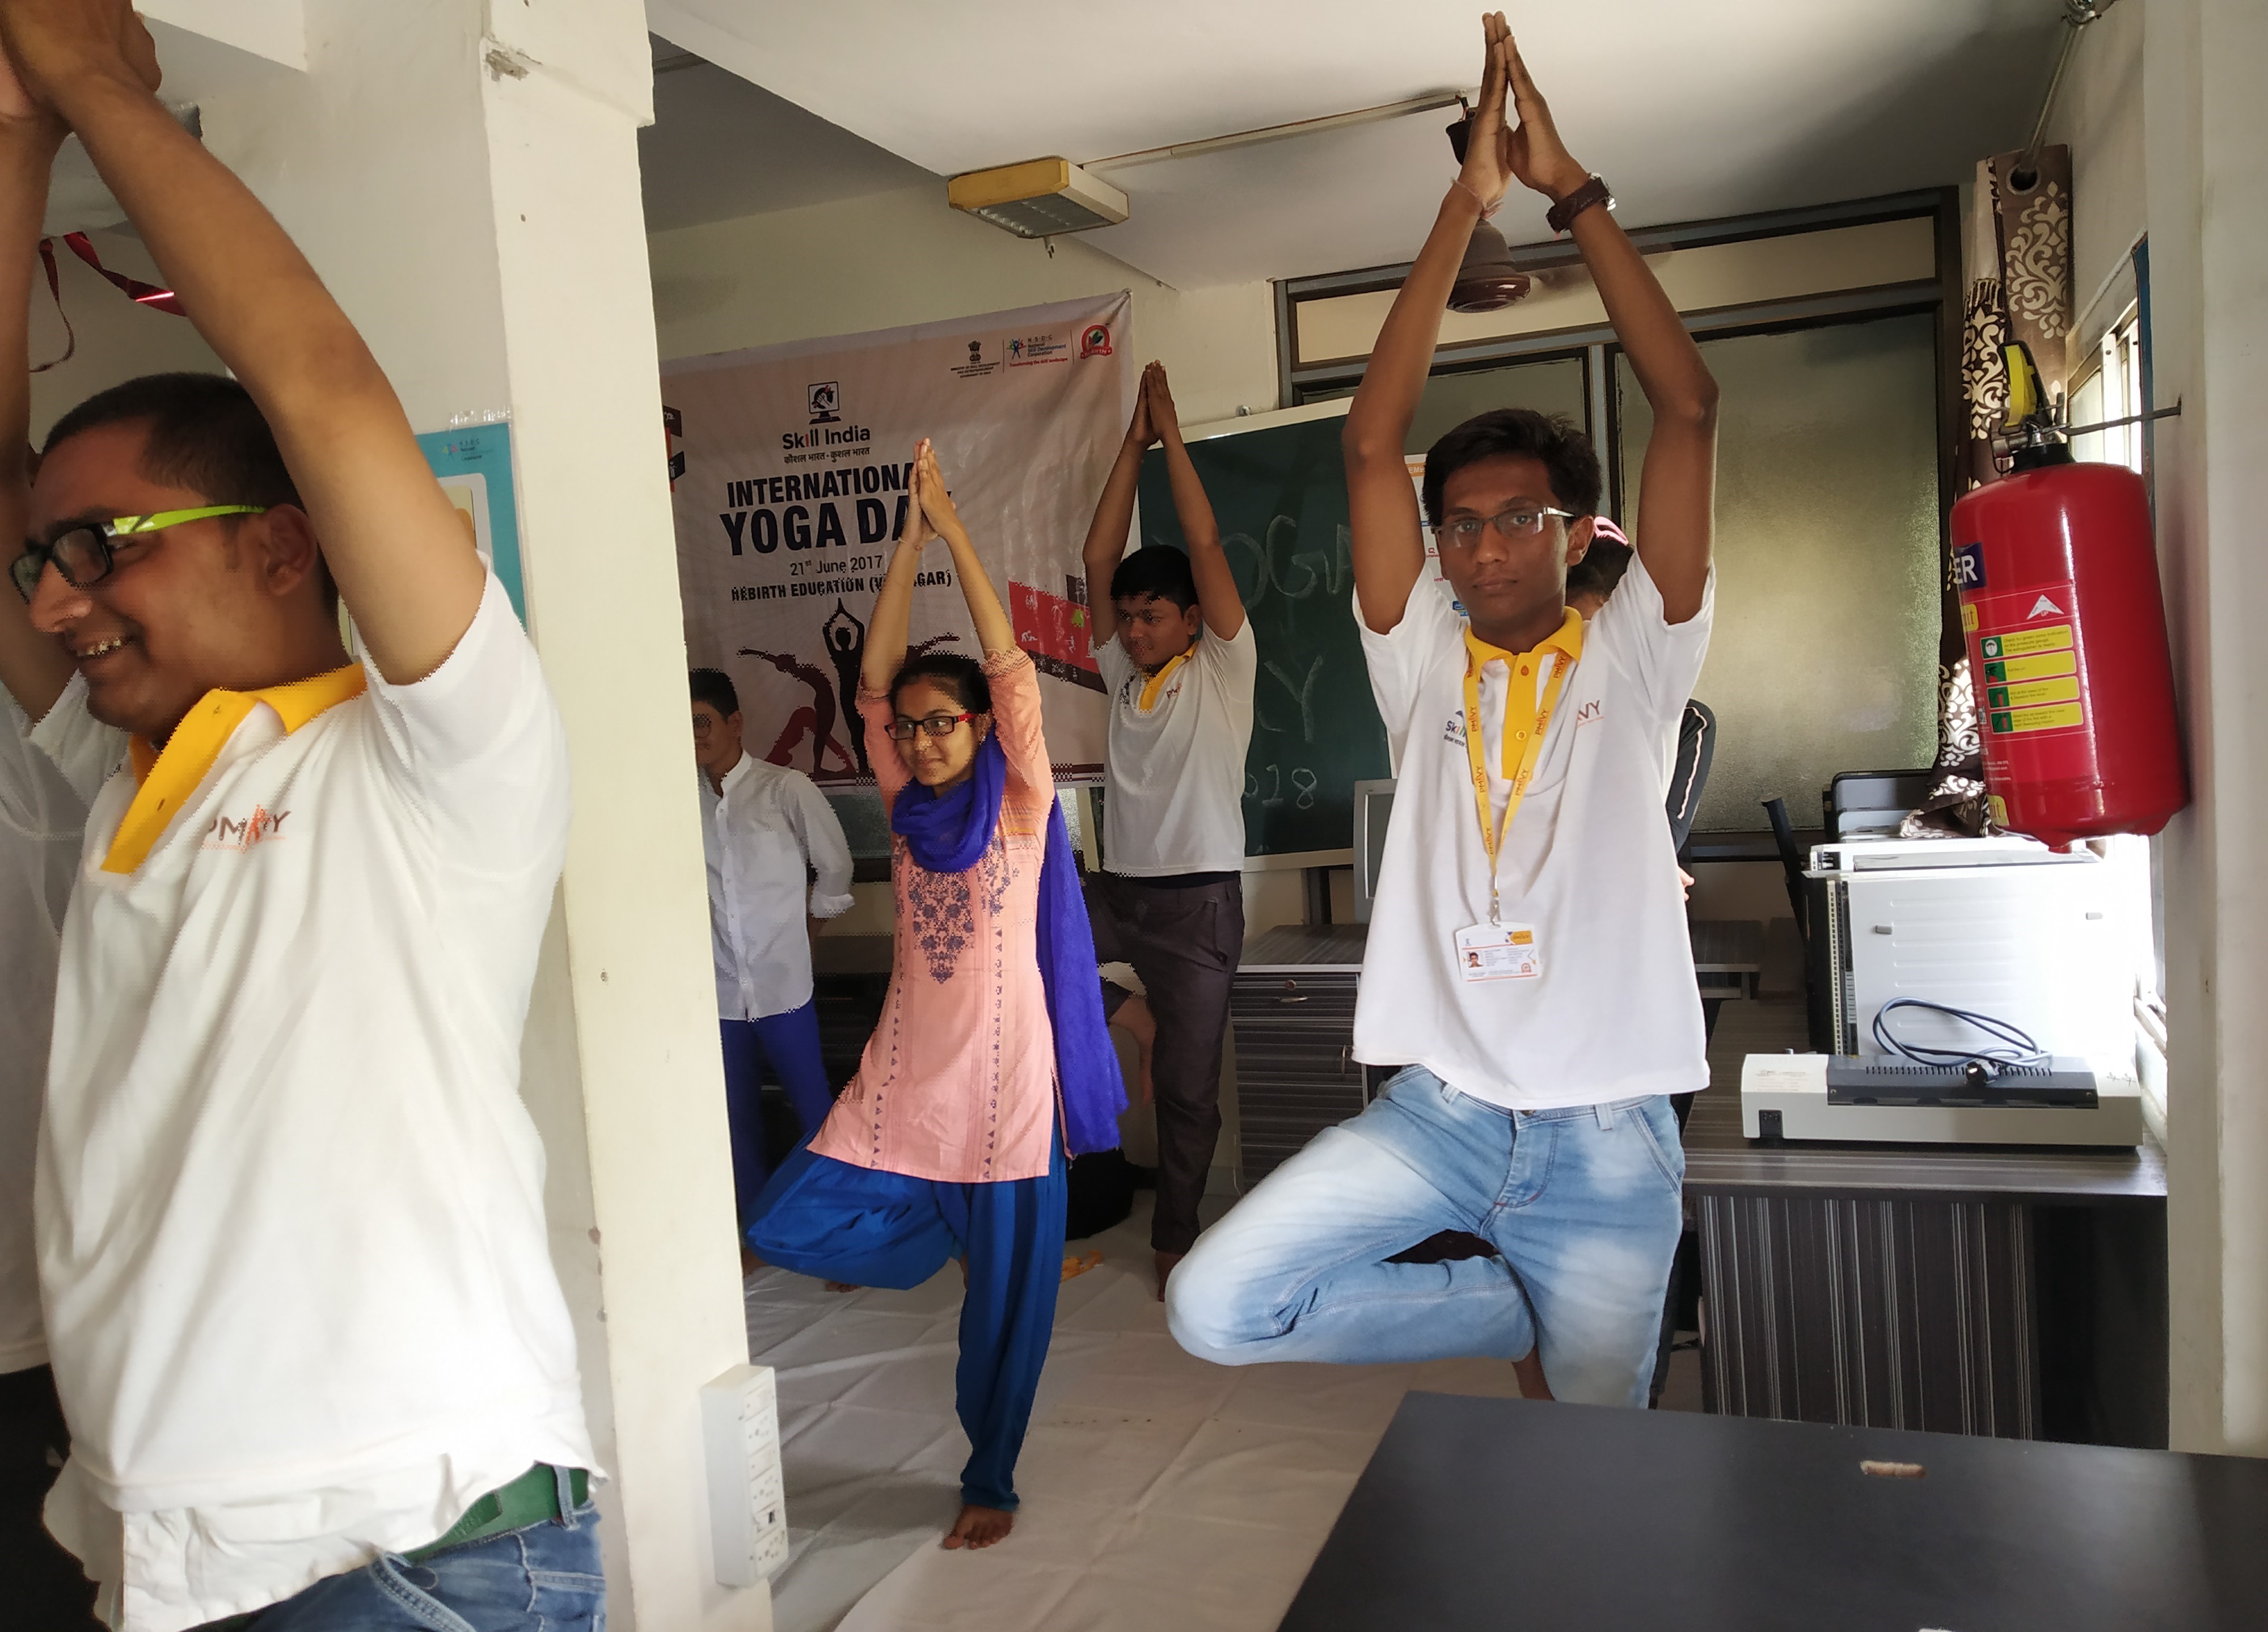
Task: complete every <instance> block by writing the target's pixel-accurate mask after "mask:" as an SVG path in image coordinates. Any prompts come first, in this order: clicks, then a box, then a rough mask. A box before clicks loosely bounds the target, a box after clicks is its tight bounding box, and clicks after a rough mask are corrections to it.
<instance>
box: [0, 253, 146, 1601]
mask: <svg viewBox="0 0 2268 1632" xmlns="http://www.w3.org/2000/svg"><path fill="white" fill-rule="evenodd" d="M30 273H31V267H30V265H29V263H28V262H27V263H25V264H22V265H20V266H19V265H16V264H14V263H11V265H10V266H9V267H7V268H6V269H4V270H0V278H4V277H11V276H12V277H15V278H16V279H18V285H17V286H16V287H15V288H14V289H13V290H11V293H22V292H24V291H23V290H22V288H21V284H22V283H23V282H27V281H28V280H29V277H30ZM25 384H26V382H25V377H24V376H23V375H22V374H21V373H17V374H11V375H10V376H9V377H8V378H6V379H5V380H0V447H8V446H10V439H11V437H12V438H13V439H14V440H16V441H18V442H20V441H21V439H22V432H23V425H24V420H25V417H26V409H27V407H28V400H27V399H28V393H27V392H26V388H25ZM14 491H16V492H17V493H18V495H19V497H20V494H21V492H22V489H21V486H20V485H18V486H17V487H16V488H15V490H14ZM0 690H4V695H0V1557H4V1558H5V1559H6V1560H7V1561H8V1564H7V1572H6V1580H7V1586H6V1589H5V1591H6V1596H7V1603H8V1607H9V1609H10V1611H11V1614H13V1615H16V1616H18V1617H20V1618H21V1620H22V1623H23V1624H24V1625H26V1626H37V1627H40V1628H55V1629H56V1632H70V1629H75V1628H89V1629H92V1628H96V1627H99V1625H100V1622H99V1621H95V1620H94V1618H93V1616H92V1614H91V1611H92V1606H93V1603H94V1589H93V1587H92V1585H91V1584H89V1583H88V1582H87V1579H86V1577H85V1576H84V1575H82V1574H81V1573H80V1571H79V1568H78V1562H77V1560H76V1559H74V1558H72V1557H71V1555H70V1554H68V1553H66V1552H64V1551H63V1548H61V1547H58V1546H56V1545H55V1540H54V1539H53V1538H52V1537H50V1536H49V1535H48V1533H47V1531H46V1528H45V1526H44V1525H41V1523H40V1503H42V1502H43V1501H45V1500H46V1497H47V1494H48V1488H49V1487H50V1486H51V1485H53V1484H54V1483H55V1470H56V1469H57V1468H58V1467H60V1466H62V1465H63V1457H64V1455H65V1454H66V1453H67V1452H68V1451H70V1432H69V1430H68V1429H67V1428H66V1427H65V1426H64V1423H63V1407H62V1405H61V1404H60V1402H58V1400H57V1399H56V1398H55V1374H54V1372H53V1371H52V1370H50V1369H49V1368H48V1342H47V1333H46V1328H45V1326H44V1325H43V1324H42V1322H41V1320H40V1267H39V1258H38V1255H37V1253H36V1252H35V1251H34V1249H33V1238H32V1174H33V1157H34V1155H35V1153H36V1151H37V1149H38V1145H39V1132H40V1095H41V1092H42V1090H43V1089H44V1088H45V1086H46V1083H47V1075H48V1027H49V1023H51V1021H52V1020H53V1019H54V1016H55V963H56V959H57V957H58V956H59V955H60V952H61V949H62V934H63V909H64V907H65V906H66V905H68V903H69V902H70V887H71V879H72V877H73V875H75V874H76V873H77V871H78V853H79V842H80V834H81V831H82V830H83V829H84V828H85V824H86V808H87V804H88V801H89V799H90V797H91V796H92V789H94V788H96V787H99V786H101V783H102V780H103V779H104V777H105V776H107V774H108V773H109V772H110V771H111V770H112V769H113V768H114V767H115V766H116V765H117V764H118V761H119V758H120V757H121V756H122V754H123V753H124V752H125V747H126V744H125V740H124V739H123V738H122V737H121V736H120V735H118V733H116V732H114V731H112V730H109V729H108V728H107V727H103V726H101V725H98V724H96V723H95V722H94V721H93V720H89V719H88V718H87V717H86V713H85V707H84V706H83V705H81V706H78V707H77V708H70V707H69V706H67V705H66V706H64V707H63V713H64V716H65V718H64V719H63V720H57V721H55V724H54V725H53V726H52V727H51V728H50V738H51V740H52V741H53V742H55V746H56V747H57V748H58V749H59V750H60V752H61V756H62V763H60V764H59V763H57V762H56V761H55V760H53V759H50V758H49V757H48V756H47V755H46V754H44V753H42V752H40V750H37V749H35V748H33V746H32V743H31V738H30V731H31V727H32V723H33V721H32V719H30V718H27V717H26V715H27V712H28V713H31V714H32V715H34V716H36V717H39V718H40V719H42V720H45V718H46V717H47V716H48V715H49V714H51V713H55V712H56V711H57V709H58V706H59V703H60V699H62V698H64V697H65V696H66V694H67V691H68V690H83V688H74V687H73V686H72V682H71V665H70V659H68V658H67V657H65V656H64V654H63V650H62V648H61V647H59V646H56V645H55V642H54V641H52V640H48V639H42V638H41V637H40V635H39V634H38V633H37V632H36V631H34V630H33V628H32V624H31V620H30V618H29V617H26V614H25V609H24V606H23V603H22V602H20V601H19V600H18V598H17V597H16V596H14V595H12V594H4V593H0ZM74 700H76V699H74ZM11 1624H13V1623H12V1622H11Z"/></svg>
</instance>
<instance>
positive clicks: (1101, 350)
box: [1079, 323, 1110, 358]
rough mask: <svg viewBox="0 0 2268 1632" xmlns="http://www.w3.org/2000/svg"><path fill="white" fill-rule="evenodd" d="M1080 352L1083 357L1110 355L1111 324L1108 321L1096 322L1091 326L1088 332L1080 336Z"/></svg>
mask: <svg viewBox="0 0 2268 1632" xmlns="http://www.w3.org/2000/svg"><path fill="white" fill-rule="evenodd" d="M1109 355H1110V325H1109V324H1108V323H1095V324H1093V325H1091V326H1089V328H1088V329H1087V330H1086V333H1085V334H1083V335H1081V336H1079V356H1081V357H1083V358H1086V357H1108V356H1109Z"/></svg>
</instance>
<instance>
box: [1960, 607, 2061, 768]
mask: <svg viewBox="0 0 2268 1632" xmlns="http://www.w3.org/2000/svg"><path fill="white" fill-rule="evenodd" d="M1962 613H1963V618H1962V621H1963V622H1964V623H1965V624H1968V626H1969V628H1970V630H1971V631H1975V633H1976V635H1977V657H1978V659H1979V660H1980V662H1981V666H1982V669H1983V672H1982V674H1981V676H1979V677H1980V679H1981V680H1982V681H1983V686H1982V688H1981V689H1982V690H1983V693H1984V695H1983V698H1982V699H1981V700H1982V701H1983V703H1984V705H1985V708H1984V714H1985V726H1986V728H1987V729H1988V730H1990V731H1991V732H1992V735H1995V736H2000V737H2012V736H2029V735H2032V734H2033V733H2035V732H2040V731H2068V730H2073V729H2075V728H2077V727H2082V726H2084V725H2086V723H2087V705H2086V703H2085V701H2084V700H2083V699H2082V698H2080V690H2079V654H2078V652H2077V651H2076V650H2075V649H2074V646H2075V645H2076V642H2075V641H2074V639H2073V626H2072V625H2071V624H2069V623H2067V622H2066V623H2058V624H2036V623H2033V622H2032V621H2031V620H2033V619H2035V618H2038V617H2055V616H2058V615H2063V616H2067V615H2066V614H2064V613H2063V608H2062V606H2061V605H2059V604H2058V602H2056V601H2054V600H2053V599H2052V598H2051V597H2050V596H2048V595H2044V594H2037V593H2036V592H2034V591H2029V590H2027V591H2025V592H2024V593H2023V594H2007V595H1985V596H1979V597H1977V599H1976V600H1974V601H1970V602H1963V604H1962ZM1995 624H1998V625H1999V627H1997V628H1995V627H1992V625H1995Z"/></svg>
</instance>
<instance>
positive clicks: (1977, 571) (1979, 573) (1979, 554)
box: [1953, 544, 1985, 591]
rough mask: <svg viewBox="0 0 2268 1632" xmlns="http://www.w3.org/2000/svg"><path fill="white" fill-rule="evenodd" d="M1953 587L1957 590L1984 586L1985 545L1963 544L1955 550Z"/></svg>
mask: <svg viewBox="0 0 2268 1632" xmlns="http://www.w3.org/2000/svg"><path fill="white" fill-rule="evenodd" d="M1953 587H1954V588H1955V590H1957V591H1965V590H1970V589H1982V588H1984V587H1985V546H1984V545H1982V544H1961V545H1957V546H1955V550H1954V551H1953Z"/></svg>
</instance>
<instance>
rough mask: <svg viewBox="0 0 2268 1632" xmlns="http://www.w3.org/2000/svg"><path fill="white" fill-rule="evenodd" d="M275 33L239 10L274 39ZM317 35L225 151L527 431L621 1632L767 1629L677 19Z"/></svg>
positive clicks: (398, 347)
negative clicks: (705, 1415)
mask: <svg viewBox="0 0 2268 1632" xmlns="http://www.w3.org/2000/svg"><path fill="white" fill-rule="evenodd" d="M269 4H273V0H231V4H228V5H226V6H223V7H220V8H218V13H217V14H218V15H219V16H220V17H221V18H223V20H231V19H232V21H233V24H234V25H235V26H239V27H242V26H245V19H246V18H247V17H250V16H252V15H253V14H254V13H255V12H257V11H259V10H260V9H261V7H263V6H267V5H269ZM165 9H166V11H168V12H170V13H171V14H173V15H175V16H176V18H177V19H185V18H186V14H185V9H184V8H183V7H182V6H180V5H169V6H167V7H166V8H165ZM304 19H305V39H304V53H305V56H304V60H305V70H304V71H302V70H299V69H298V68H297V67H295V66H293V65H291V63H290V61H289V60H288V59H289V58H290V57H291V55H292V54H291V51H289V50H279V51H278V52H276V53H274V55H281V56H284V57H285V58H286V59H287V60H286V61H285V62H282V63H277V62H272V61H267V60H262V58H261V56H259V55H253V54H251V53H249V52H245V51H241V50H238V51H236V53H235V56H234V57H233V58H232V64H233V65H232V70H231V71H230V72H229V73H228V74H226V75H225V76H223V77H222V79H221V80H219V81H217V82H216V83H217V84H218V85H219V88H218V89H217V90H210V91H208V92H206V93H205V94H204V95H203V98H202V101H203V110H204V120H205V127H204V128H205V133H206V140H207V142H208V144H210V146H211V147H212V149H213V150H214V151H216V152H217V154H219V155H220V157H221V158H223V159H225V160H226V161H227V162H228V163H229V164H230V165H231V166H233V167H234V168H235V169H236V170H237V172H238V173H239V174H240V175H242V176H244V178H245V179H246V180H247V181H248V182H249V183H250V184H251V185H252V186H253V188H254V190H255V191H257V192H258V193H259V194H260V196H261V198H262V199H263V200H265V201H266V202H267V203H268V204H269V207H270V208H271V209H272V210H275V212H276V215H277V216H278V217H279V218H281V219H282V221H283V223H284V225H285V227H286V228H288V229H289V230H290V231H291V233H292V235H293V236H294V237H295V238H296V239H297V240H298V242H299V244H300V245H301V247H303V248H304V249H305V250H306V252H307V254H308V255H309V257H310V258H311V259H312V260H313V262H314V264H315V266H316V267H317V269H318V270H320V272H321V274H322V275H323V277H324V278H325V280H326V282H327V283H328V284H329V286H330V287H331V289H332V290H333V291H334V292H336V294H337V295H338V296H339V298H340V299H341V301H342V303H343V304H344V306H345V307H346V309H347V311H348V312H349V314H350V315H351V316H352V317H353V318H354V320H355V321H356V322H357V324H358V325H359V326H360V327H361V329H362V331H363V333H364V334H365V336H367V337H368V338H369V340H370V342H371V344H372V347H373V349H374V350H375V351H376V352H377V355H378V358H379V361H380V363H382V364H383V365H384V366H386V368H387V372H388V373H389V374H390V375H391V376H392V378H393V380H394V385H395V387H396V388H397V389H398V390H399V391H400V392H401V397H402V400H403V402H404V403H405V404H406V406H407V407H408V409H409V417H410V419H411V421H412V423H413V424H414V425H416V428H417V429H418V430H420V431H430V430H438V429H441V428H444V427H445V426H446V425H448V423H449V420H450V418H451V417H452V416H453V415H457V414H463V413H470V412H479V411H482V410H497V409H504V410H510V411H511V414H512V440H513V445H514V447H515V450H516V454H517V460H516V462H517V467H518V477H519V524H520V531H521V550H522V554H523V558H524V560H525V563H526V577H527V607H528V613H529V624H530V626H531V628H532V630H533V631H534V637H535V640H536V644H537V646H539V647H540V648H541V652H542V655H543V661H544V667H545V668H546V670H547V671H548V672H549V676H550V679H551V683H552V685H553V687H554V689H555V690H556V692H557V694H558V697H559V701H560V705H561V707H562V708H563V711H564V713H565V716H566V721H567V731H568V735H569V739H570V742H571V748H572V751H573V756H574V771H575V807H576V808H575V823H574V830H573V837H572V839H571V846H570V851H569V855H568V861H567V870H566V876H565V879H564V881H563V884H562V886H561V890H560V895H559V905H558V907H557V910H556V912H554V915H553V919H552V924H551V927H550V930H549V934H548V936H547V940H546V945H545V956H544V961H543V964H542V968H541V972H540V974H539V977H538V982H537V987H536V992H535V999H534V1008H533V1011H532V1013H531V1015H530V1018H529V1023H528V1031H527V1049H526V1071H525V1080H524V1083H523V1093H524V1095H525V1097H526V1098H527V1102H528V1104H529V1105H530V1107H531V1108H532V1109H533V1111H534V1114H535V1116H536V1119H537V1121H538V1124H539V1125H540V1126H541V1129H542V1131H543V1134H544V1139H545V1142H546V1146H547V1148H548V1149H549V1156H550V1163H551V1166H550V1182H549V1190H548V1196H547V1202H548V1206H549V1210H550V1218H551V1226H552V1246H553V1253H554V1257H555V1259H556V1262H557V1264H558V1266H559V1270H560V1274H561V1278H562V1280H563V1282H564V1284H565V1286H566V1289H567V1293H568V1298H569V1302H570V1303H571V1306H572V1307H573V1308H574V1311H575V1313H576V1318H577V1323H578V1333H579V1336H580V1340H581V1359H582V1371H583V1378H584V1385H585V1397H586V1399H587V1400H588V1403H589V1406H590V1410H591V1415H592V1427H593V1433H594V1436H595V1437H596V1440H597V1444H598V1447H599V1454H600V1458H601V1459H602V1460H603V1461H604V1462H605V1463H606V1465H607V1467H608V1471H609V1472H610V1473H612V1474H613V1475H614V1482H613V1483H611V1484H609V1485H608V1486H606V1487H604V1488H602V1489H601V1491H600V1507H601V1509H602V1510H603V1513H604V1518H605V1525H604V1535H605V1541H606V1549H607V1569H608V1577H609V1578H610V1584H611V1588H612V1596H611V1610H612V1618H613V1624H614V1625H615V1626H616V1627H618V1628H626V1629H627V1628H644V1629H646V1632H696V1629H705V1628H720V1629H721V1628H735V1629H740V1628H747V1629H752V1632H753V1629H755V1628H767V1627H769V1625H770V1599H769V1596H768V1594H767V1593H766V1592H765V1591H763V1590H762V1589H761V1588H758V1589H755V1590H753V1591H735V1590H731V1589H727V1588H725V1587H722V1586H719V1585H718V1584H717V1581H716V1572H715V1569H714V1567H713V1563H712V1561H711V1557H710V1550H711V1549H710V1540H709V1537H710V1527H709V1515H708V1508H707V1495H706V1488H705V1472H704V1465H703V1447H702V1442H701V1436H700V1423H699V1405H698V1390H699V1388H700V1387H701V1385H703V1383H705V1382H707V1381H709V1380H710V1379H711V1378H712V1377H716V1376H718V1374H719V1373H721V1372H723V1371H725V1370H726V1369H727V1368H729V1367H731V1366H733V1365H735V1364H737V1363H740V1362H742V1361H744V1360H745V1359H746V1358H747V1340H746V1336H745V1332H744V1327H743V1321H742V1315H741V1310H740V1281H739V1269H738V1263H737V1258H736V1254H735V1251H734V1246H733V1192H732V1176H731V1170H730V1163H729V1158H728V1156H727V1146H726V1138H725V1113H724V1095H723V1088H722V1082H721V1075H720V1070H719V1065H718V1047H717V1030H716V1023H715V1021H716V1015H715V1009H714V1008H713V1006H712V1003H711V997H712V994H713V992H714V986H713V983H712V980H711V973H710V968H709V955H708V921H707V917H706V912H707V906H706V897H705V892H704V882H703V868H702V860H701V846H700V836H699V828H698V824H697V816H696V808H695V803H694V801H693V799H692V796H691V795H692V780H693V760H692V744H691V738H690V731H689V715H688V710H687V706H686V701H685V697H686V693H685V678H684V676H685V650H684V639H683V634H682V624H681V614H680V611H679V602H678V590H677V575H676V568H675V550H674V543H673V533H672V529H671V523H670V513H669V496H668V481H667V476H666V471H665V469H664V464H663V444H662V436H661V402H660V394H659V376H658V372H657V361H656V357H655V351H654V337H653V318H652V293H651V288H650V280H649V277H648V274H647V269H646V250H645V234H644V211H643V209H642V207H641V204H640V201H639V191H638V170H637V141H636V133H637V127H638V126H639V125H640V124H642V123H644V122H647V121H649V120H650V118H651V116H652V115H651V97H652V73H651V68H650V57H649V54H648V48H647V44H646V39H645V16H644V7H643V6H642V5H641V4H639V0H543V3H542V4H535V0H387V4H383V5H374V4H368V3H367V0H306V5H305V8H304ZM186 20H188V26H195V23H194V20H193V19H186ZM255 20H256V19H255ZM232 49H234V48H233V47H232ZM209 65H210V64H208V66H209Z"/></svg>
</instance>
